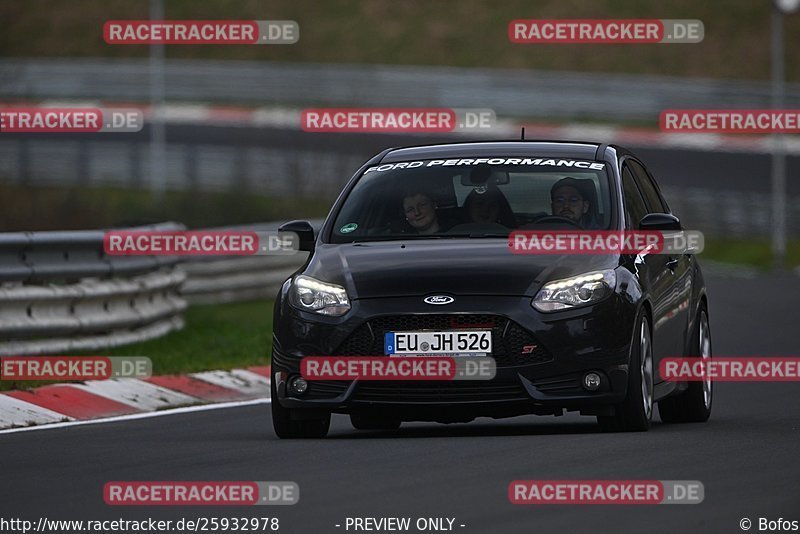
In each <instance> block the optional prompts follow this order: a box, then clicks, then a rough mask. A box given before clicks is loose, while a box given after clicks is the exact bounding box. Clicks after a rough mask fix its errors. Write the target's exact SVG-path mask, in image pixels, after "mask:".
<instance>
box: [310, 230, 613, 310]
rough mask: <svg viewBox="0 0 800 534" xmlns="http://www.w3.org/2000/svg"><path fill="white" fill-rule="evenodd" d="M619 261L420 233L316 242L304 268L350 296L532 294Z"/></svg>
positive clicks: (501, 241) (611, 266)
mask: <svg viewBox="0 0 800 534" xmlns="http://www.w3.org/2000/svg"><path fill="white" fill-rule="evenodd" d="M617 265H619V256H618V255H586V254H584V255H533V254H513V253H512V252H511V251H510V249H509V247H508V240H507V239H487V238H482V239H447V240H445V239H438V240H433V239H425V240H407V241H381V242H366V243H348V244H336V245H331V244H322V245H318V246H317V247H316V250H315V251H314V253H313V257H312V258H311V260H310V262H309V264H308V266H307V267H306V269H305V270H304V273H305V274H306V275H308V276H312V277H314V278H317V279H318V280H321V281H324V282H332V283H335V284H339V285H341V286H344V287H345V288H346V289H347V293H348V295H350V298H352V299H366V298H381V297H408V296H425V295H431V294H450V295H498V296H499V295H504V296H523V295H526V296H531V297H532V296H534V295H535V294H536V292H537V291H538V290H539V288H540V287H541V285H542V284H543V283H545V282H548V281H550V280H556V279H560V278H568V277H570V276H575V275H578V274H581V273H585V272H589V271H596V270H600V269H612V268H614V267H616V266H617Z"/></svg>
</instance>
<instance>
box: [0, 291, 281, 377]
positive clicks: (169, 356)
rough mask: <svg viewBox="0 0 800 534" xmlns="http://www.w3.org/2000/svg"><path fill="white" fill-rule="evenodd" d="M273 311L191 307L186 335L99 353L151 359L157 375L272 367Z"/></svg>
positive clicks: (243, 305)
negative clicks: (268, 365) (258, 366)
mask: <svg viewBox="0 0 800 534" xmlns="http://www.w3.org/2000/svg"><path fill="white" fill-rule="evenodd" d="M272 306H273V301H272V300H254V301H249V302H235V303H230V304H214V305H198V306H192V307H190V308H189V309H188V310H187V312H186V315H185V318H186V327H185V328H184V329H183V330H181V331H179V332H173V333H171V334H169V335H167V336H164V337H161V338H158V339H153V340H150V341H145V342H142V343H136V344H134V345H127V346H124V347H118V348H115V349H109V350H104V351H100V352H98V353H96V354H102V355H103V356H147V357H149V358H150V359H152V360H153V374H154V375H164V374H175V373H192V372H197V371H209V370H212V369H232V368H235V367H248V366H253V365H267V364H268V363H269V361H270V356H269V355H270V353H271V350H272ZM81 355H92V353H86V352H81ZM48 383H52V382H41V381H39V382H32V381H16V382H15V381H0V391H6V390H10V389H26V388H34V387H38V386H43V385H45V384H48Z"/></svg>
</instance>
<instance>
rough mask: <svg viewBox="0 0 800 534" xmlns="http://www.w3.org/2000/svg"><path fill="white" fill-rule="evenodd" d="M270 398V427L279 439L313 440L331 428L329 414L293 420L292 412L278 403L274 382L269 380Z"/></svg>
mask: <svg viewBox="0 0 800 534" xmlns="http://www.w3.org/2000/svg"><path fill="white" fill-rule="evenodd" d="M269 389H270V396H271V398H272V402H271V405H272V427H273V428H274V429H275V434H277V436H278V437H279V438H281V439H313V438H324V437H325V436H327V435H328V430H329V429H330V426H331V414H325V415H324V416H320V417H312V418H303V419H294V418H293V417H292V410H290V409H289V408H284V407H283V406H281V403H280V402H278V393H277V391H276V387H275V380H274V379H272V380H270V386H269Z"/></svg>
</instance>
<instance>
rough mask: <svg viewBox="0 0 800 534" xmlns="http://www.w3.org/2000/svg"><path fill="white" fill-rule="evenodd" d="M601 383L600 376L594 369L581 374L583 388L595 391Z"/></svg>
mask: <svg viewBox="0 0 800 534" xmlns="http://www.w3.org/2000/svg"><path fill="white" fill-rule="evenodd" d="M602 383H603V379H602V377H601V376H600V375H599V374H597V373H595V372H594V371H589V372H588V373H586V374H585V375H583V388H584V389H585V390H587V391H597V390H598V389H600V386H601V385H602Z"/></svg>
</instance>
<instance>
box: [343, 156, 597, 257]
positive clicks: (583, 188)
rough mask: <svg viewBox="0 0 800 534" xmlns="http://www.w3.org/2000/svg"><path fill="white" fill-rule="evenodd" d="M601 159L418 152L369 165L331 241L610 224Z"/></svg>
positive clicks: (495, 233)
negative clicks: (413, 157)
mask: <svg viewBox="0 0 800 534" xmlns="http://www.w3.org/2000/svg"><path fill="white" fill-rule="evenodd" d="M609 199H610V193H609V179H608V174H607V172H606V166H605V164H604V163H600V162H595V161H589V160H574V159H563V158H546V157H536V158H520V157H516V158H511V157H508V158H506V157H496V158H480V159H475V158H473V159H450V160H440V159H434V160H418V161H404V162H397V163H387V164H383V165H379V166H375V167H370V168H368V169H366V170H365V171H364V173H363V174H362V175H361V176H360V177H359V180H358V182H357V183H356V185H355V187H354V188H353V189H352V191H351V192H350V194H349V195H348V196H347V198H346V199H345V201H344V203H343V205H342V207H341V209H340V210H339V213H338V215H337V216H336V220H335V223H334V226H333V232H332V237H331V241H332V242H333V243H348V242H356V241H359V242H360V241H382V240H391V239H413V238H437V239H446V238H463V237H468V238H487V237H507V236H508V234H509V233H510V232H511V231H512V230H540V229H553V228H558V229H573V230H575V229H583V230H603V229H608V228H609V225H610V221H611V214H610V211H611V210H610V200H609Z"/></svg>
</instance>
